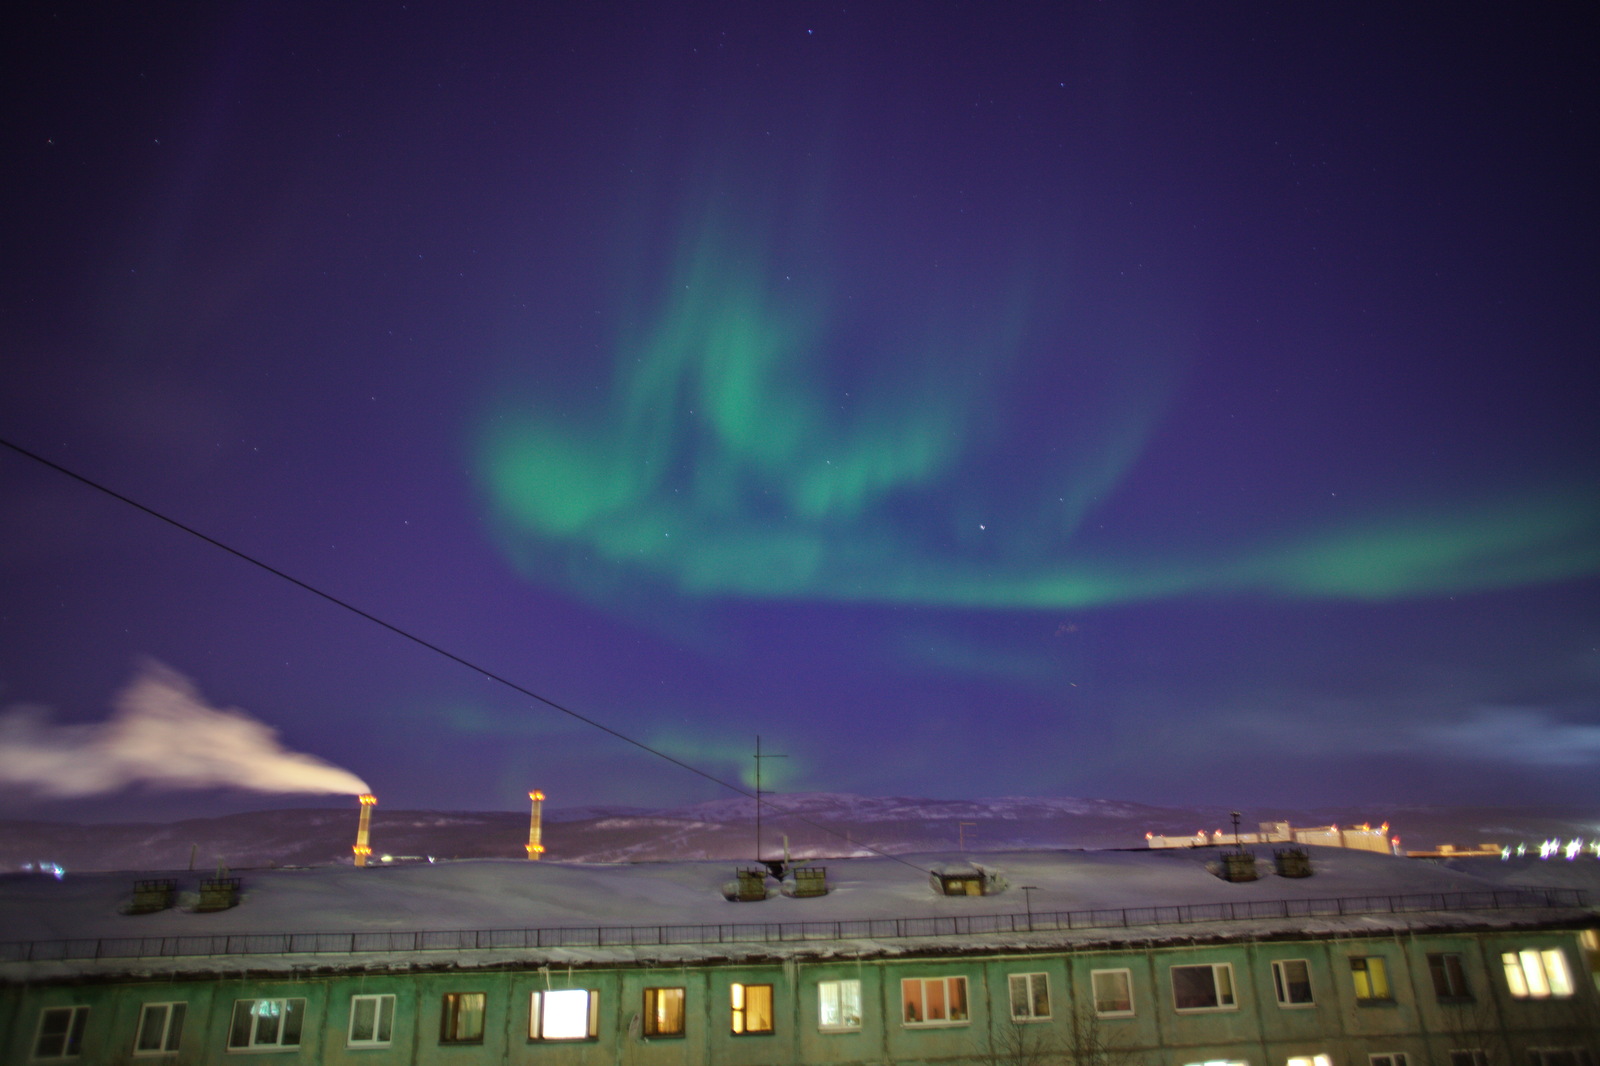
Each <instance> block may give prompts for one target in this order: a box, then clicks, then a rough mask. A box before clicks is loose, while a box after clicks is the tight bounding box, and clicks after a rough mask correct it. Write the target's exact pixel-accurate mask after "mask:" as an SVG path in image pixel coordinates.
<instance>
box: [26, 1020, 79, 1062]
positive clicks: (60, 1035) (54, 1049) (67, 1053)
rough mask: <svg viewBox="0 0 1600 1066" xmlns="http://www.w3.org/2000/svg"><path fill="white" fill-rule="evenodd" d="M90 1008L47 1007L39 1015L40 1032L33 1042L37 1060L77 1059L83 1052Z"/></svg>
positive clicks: (34, 1055) (34, 1054)
mask: <svg viewBox="0 0 1600 1066" xmlns="http://www.w3.org/2000/svg"><path fill="white" fill-rule="evenodd" d="M88 1021H89V1008H88V1007H47V1008H45V1009H44V1010H43V1011H41V1012H40V1014H39V1032H38V1034H37V1035H35V1037H34V1040H33V1057H34V1058H36V1059H69V1058H76V1057H77V1056H78V1055H79V1054H80V1053H82V1051H83V1027H84V1026H85V1025H86V1024H88Z"/></svg>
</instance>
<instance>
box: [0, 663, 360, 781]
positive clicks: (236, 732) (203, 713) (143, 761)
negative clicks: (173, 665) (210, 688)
mask: <svg viewBox="0 0 1600 1066" xmlns="http://www.w3.org/2000/svg"><path fill="white" fill-rule="evenodd" d="M135 785H140V786H145V787H149V788H161V789H180V788H218V787H227V788H243V789H250V790H252V791H256V792H320V793H332V794H336V795H358V794H360V793H363V792H367V791H369V789H368V788H367V783H366V782H365V781H363V780H361V779H360V778H359V777H357V776H356V775H355V774H352V773H351V772H350V771H348V770H341V769H340V768H339V767H337V766H334V765H333V764H331V763H327V762H324V761H323V760H321V759H319V758H317V757H316V756H314V755H304V754H301V753H300V752H294V751H290V750H288V749H287V748H285V747H284V746H283V745H282V744H281V743H279V741H278V734H277V731H276V730H274V729H273V728H272V727H271V726H268V725H266V724H264V723H262V722H259V721H257V720H256V719H254V718H252V717H250V716H249V715H248V714H246V713H245V712H244V711H242V710H240V709H238V708H237V707H221V708H219V707H212V706H210V705H209V704H207V703H206V702H205V700H204V699H202V698H201V695H200V691H199V689H197V688H196V687H195V684H194V682H193V681H190V680H189V679H188V678H186V677H184V676H183V675H182V674H180V673H178V672H177V671H175V670H172V669H170V668H168V667H166V666H163V665H161V664H160V663H157V662H154V661H148V662H145V663H143V664H141V665H140V668H139V671H138V673H137V674H135V675H134V678H133V680H132V681H130V682H128V684H127V686H126V687H124V688H123V689H122V691H121V692H119V693H117V697H116V699H115V701H114V702H113V711H112V715H111V717H110V718H109V719H108V720H107V721H105V722H103V723H100V724H96V725H68V726H57V725H53V724H51V723H50V721H49V718H48V715H47V713H46V712H45V711H43V710H41V709H39V708H34V707H20V706H19V707H10V708H7V709H6V710H4V711H0V788H20V789H23V790H26V791H30V792H34V793H37V794H39V795H43V796H48V797H52V798H59V799H66V798H76V797H84V796H95V795H101V794H104V793H107V792H115V791H117V790H118V789H122V788H127V787H129V786H135Z"/></svg>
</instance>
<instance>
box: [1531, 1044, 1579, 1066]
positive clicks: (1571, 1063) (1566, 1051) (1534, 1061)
mask: <svg viewBox="0 0 1600 1066" xmlns="http://www.w3.org/2000/svg"><path fill="white" fill-rule="evenodd" d="M1528 1066H1594V1058H1593V1057H1592V1056H1590V1054H1589V1049H1588V1048H1586V1047H1535V1048H1529V1049H1528Z"/></svg>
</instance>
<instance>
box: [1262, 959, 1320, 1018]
mask: <svg viewBox="0 0 1600 1066" xmlns="http://www.w3.org/2000/svg"><path fill="white" fill-rule="evenodd" d="M1272 990H1273V991H1274V992H1276V993H1277V994H1278V1006H1280V1007H1309V1006H1311V1004H1312V999H1311V967H1310V965H1308V964H1307V963H1306V960H1305V959H1279V960H1278V961H1277V962H1275V963H1273V964H1272Z"/></svg>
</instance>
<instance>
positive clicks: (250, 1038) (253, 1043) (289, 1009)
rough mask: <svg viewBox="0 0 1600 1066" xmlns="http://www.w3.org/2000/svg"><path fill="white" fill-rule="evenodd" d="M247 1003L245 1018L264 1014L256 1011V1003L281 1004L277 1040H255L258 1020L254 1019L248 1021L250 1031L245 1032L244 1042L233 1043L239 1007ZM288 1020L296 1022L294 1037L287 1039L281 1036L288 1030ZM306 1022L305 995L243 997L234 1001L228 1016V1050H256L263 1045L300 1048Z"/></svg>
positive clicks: (235, 1035) (236, 1029)
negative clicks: (269, 1041) (268, 1041)
mask: <svg viewBox="0 0 1600 1066" xmlns="http://www.w3.org/2000/svg"><path fill="white" fill-rule="evenodd" d="M246 1003H248V1004H250V1005H251V1006H250V1007H249V1008H248V1009H247V1011H246V1013H245V1017H247V1018H254V1019H260V1018H261V1017H263V1015H261V1014H260V1013H258V1012H257V1010H256V1008H255V1004H258V1003H280V1004H282V1009H281V1011H282V1012H281V1013H280V1014H279V1015H278V1018H279V1022H278V1032H277V1039H276V1040H274V1041H272V1042H271V1043H266V1042H258V1041H257V1040H256V1036H257V1032H258V1030H259V1029H260V1027H261V1023H260V1021H259V1020H257V1021H253V1022H251V1023H250V1027H249V1032H248V1033H247V1034H246V1037H247V1042H246V1043H243V1044H237V1043H234V1039H235V1037H237V1036H238V1033H239V1008H240V1007H241V1006H242V1005H244V1004H246ZM296 1003H298V1004H299V1006H298V1007H296V1006H294V1004H296ZM291 1020H293V1021H295V1022H297V1023H298V1024H297V1025H296V1027H295V1032H294V1040H293V1041H287V1040H285V1039H284V1037H285V1035H286V1034H287V1033H288V1030H289V1022H290V1021H291ZM305 1025H306V997H304V996H250V997H246V998H244V999H236V1000H234V1001H233V1013H232V1014H231V1015H230V1016H229V1021H228V1050H229V1051H258V1050H260V1049H262V1048H291V1047H299V1046H300V1040H301V1038H302V1037H303V1036H304V1035H305Z"/></svg>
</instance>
